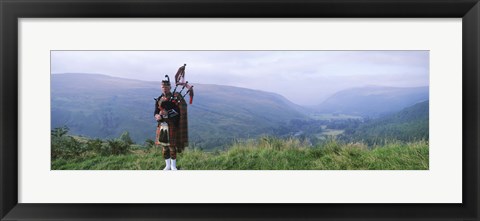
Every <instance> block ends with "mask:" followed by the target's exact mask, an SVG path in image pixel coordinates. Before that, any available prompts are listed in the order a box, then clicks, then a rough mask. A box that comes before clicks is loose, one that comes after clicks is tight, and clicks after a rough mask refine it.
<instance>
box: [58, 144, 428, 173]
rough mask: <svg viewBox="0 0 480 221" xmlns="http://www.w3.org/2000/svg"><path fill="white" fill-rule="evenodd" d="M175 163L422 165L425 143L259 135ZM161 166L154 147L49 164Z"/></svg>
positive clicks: (193, 166) (217, 166)
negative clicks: (313, 142) (370, 143)
mask: <svg viewBox="0 0 480 221" xmlns="http://www.w3.org/2000/svg"><path fill="white" fill-rule="evenodd" d="M177 165H178V167H179V168H180V169H181V170H428V169H429V148H428V142H427V141H416V142H412V143H401V142H396V141H391V142H388V143H387V144H385V145H383V146H375V147H373V148H372V147H368V146H366V145H365V144H362V143H348V144H342V143H339V142H338V141H336V140H334V139H332V140H329V141H327V142H325V143H324V144H322V145H318V146H315V147H310V146H309V145H308V144H307V143H303V142H302V141H300V140H298V139H277V138H271V137H263V138H260V139H257V140H249V141H244V142H235V143H234V144H232V146H231V147H230V148H229V149H228V150H225V151H215V152H205V151H202V150H189V149H187V150H185V151H184V152H183V153H180V154H178V161H177ZM164 166H165V162H164V160H163V159H162V154H161V150H160V149H159V148H151V149H145V150H143V149H138V150H135V151H131V152H130V153H129V154H126V155H116V156H101V155H96V156H88V157H79V158H74V159H57V160H54V161H52V169H54V170H56V169H59V170H160V169H162V168H163V167H164Z"/></svg>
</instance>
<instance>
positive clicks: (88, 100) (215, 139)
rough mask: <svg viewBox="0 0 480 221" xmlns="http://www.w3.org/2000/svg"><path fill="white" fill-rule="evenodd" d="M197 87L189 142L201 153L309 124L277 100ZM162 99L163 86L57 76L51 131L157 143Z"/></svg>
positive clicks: (245, 92) (96, 76)
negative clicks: (287, 125) (296, 122)
mask: <svg viewBox="0 0 480 221" xmlns="http://www.w3.org/2000/svg"><path fill="white" fill-rule="evenodd" d="M194 85H195V87H194V89H195V97H194V100H193V105H189V138H190V141H191V143H192V144H195V145H197V146H199V147H202V148H209V147H218V146H221V144H223V143H225V142H227V141H231V140H232V139H235V138H250V137H251V138H255V137H258V136H260V135H261V134H262V133H269V132H270V131H272V130H273V129H274V128H275V127H277V126H278V125H279V124H281V123H284V122H288V121H290V120H292V119H305V118H306V116H305V115H303V114H302V113H301V111H299V110H300V109H301V108H300V107H299V106H297V105H295V104H293V103H291V102H290V101H288V100H287V99H285V98H284V97H282V96H280V95H278V94H274V93H270V92H264V91H259V90H251V89H246V88H238V87H231V86H222V85H208V84H194ZM172 90H173V89H172ZM177 91H179V89H178V90H177ZM185 91H186V90H184V92H185ZM160 94H161V90H160V82H147V81H139V80H132V79H123V78H116V77H110V76H106V75H100V74H54V75H51V117H52V118H51V124H52V125H51V126H52V128H55V127H61V126H64V125H66V126H68V127H69V128H70V133H72V134H77V135H83V136H88V137H94V138H95V137H96V138H102V139H106V138H114V137H118V136H120V134H121V133H122V132H124V131H128V132H129V133H130V135H131V137H132V138H133V140H134V141H135V142H137V143H143V142H144V141H145V140H146V139H154V136H155V127H156V122H155V121H154V120H153V111H154V100H153V98H156V97H158V96H159V95H160Z"/></svg>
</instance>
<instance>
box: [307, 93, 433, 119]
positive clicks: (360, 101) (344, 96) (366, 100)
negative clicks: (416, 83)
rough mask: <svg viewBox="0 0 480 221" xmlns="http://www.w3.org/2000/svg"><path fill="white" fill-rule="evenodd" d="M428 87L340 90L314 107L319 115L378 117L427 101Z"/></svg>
mask: <svg viewBox="0 0 480 221" xmlns="http://www.w3.org/2000/svg"><path fill="white" fill-rule="evenodd" d="M428 90H429V89H428V87H410V88H399V87H382V86H368V87H359V88H351V89H347V90H342V91H339V92H337V93H335V94H334V95H332V96H331V97H329V98H328V99H327V100H325V101H324V102H323V103H321V104H320V105H318V106H316V107H315V110H316V111H317V112H319V113H334V114H347V115H354V116H362V117H378V116H381V115H384V114H387V113H393V112H397V111H400V110H402V109H403V108H405V107H408V106H411V105H413V104H416V103H418V102H422V101H425V100H428V97H429V92H428Z"/></svg>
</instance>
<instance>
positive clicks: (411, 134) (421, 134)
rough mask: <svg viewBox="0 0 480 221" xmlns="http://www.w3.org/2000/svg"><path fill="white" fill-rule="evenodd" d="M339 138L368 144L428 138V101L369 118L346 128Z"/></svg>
mask: <svg viewBox="0 0 480 221" xmlns="http://www.w3.org/2000/svg"><path fill="white" fill-rule="evenodd" d="M341 139H344V140H347V141H349V142H353V141H357V142H358V141H361V142H365V143H367V144H369V145H374V144H384V143H385V142H390V141H392V140H401V141H416V140H427V141H428V140H429V101H428V100H427V101H423V102H420V103H417V104H414V105H412V106H410V107H406V108H404V109H402V110H401V111H399V112H395V113H391V114H387V115H385V116H382V117H379V118H375V119H370V120H367V121H366V122H364V123H363V124H360V125H358V126H353V127H350V128H347V129H346V130H345V133H344V134H342V136H341Z"/></svg>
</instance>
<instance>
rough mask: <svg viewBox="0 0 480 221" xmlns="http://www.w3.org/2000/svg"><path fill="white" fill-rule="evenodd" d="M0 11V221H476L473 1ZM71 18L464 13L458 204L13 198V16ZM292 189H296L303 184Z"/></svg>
mask: <svg viewBox="0 0 480 221" xmlns="http://www.w3.org/2000/svg"><path fill="white" fill-rule="evenodd" d="M0 15H1V18H0V19H1V21H0V23H1V48H0V51H1V59H0V67H1V75H0V82H1V90H0V103H1V115H0V130H1V133H0V145H1V146H0V154H1V163H0V171H1V172H0V177H1V183H0V194H1V197H0V217H1V220H107V219H108V220H274V219H279V220H287V219H288V220H307V219H308V220H471V221H473V220H479V206H480V205H479V159H480V155H479V151H478V148H479V139H478V136H479V133H478V132H479V130H478V125H479V121H478V120H479V118H478V110H479V108H478V107H479V102H478V99H479V87H478V86H479V78H478V76H479V61H480V60H479V53H480V47H479V40H480V36H479V31H480V29H479V28H480V20H479V19H480V5H479V3H478V0H297V1H295V0H257V1H253V0H243V1H239V0H221V1H219V0H143V1H135V0H123V1H122V0H117V1H109V0H100V1H95V0H62V1H60V0H37V1H34V0H0ZM76 17H82V18H120V17H122V18H123V17H126V18H136V17H188V18H192V17H212V18H227V17H258V18H277V17H282V18H294V17H306V18H311V17H347V18H355V17H361V18H365V17H370V18H462V36H463V37H462V41H463V42H462V44H463V46H462V50H463V52H462V53H463V54H462V55H463V64H462V67H463V73H462V84H463V85H462V93H463V97H462V102H463V106H462V108H463V110H462V114H463V116H462V117H463V124H462V128H463V135H462V139H463V146H462V151H463V152H462V156H463V168H462V169H463V170H462V172H463V174H462V175H463V176H462V177H463V180H462V182H463V184H462V185H463V186H462V190H463V195H462V197H463V203H461V204H173V205H172V204H169V205H165V204H24V203H18V186H17V185H18V153H17V147H18V125H17V124H18V66H17V64H18V22H17V21H18V19H19V18H76ZM352 37H354V36H352ZM446 44H448V42H446ZM293 188H301V184H299V186H298V187H293Z"/></svg>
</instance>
